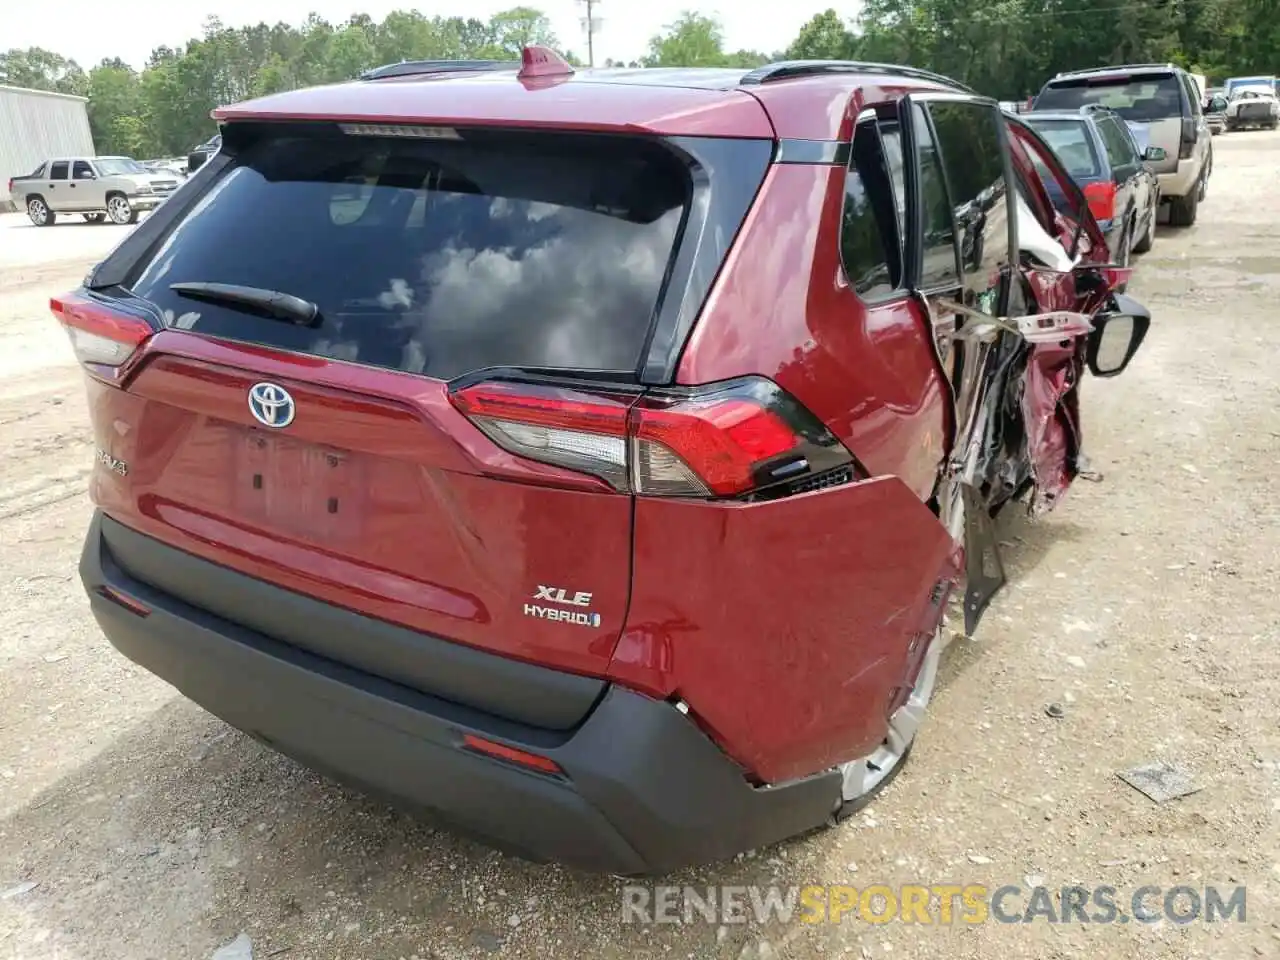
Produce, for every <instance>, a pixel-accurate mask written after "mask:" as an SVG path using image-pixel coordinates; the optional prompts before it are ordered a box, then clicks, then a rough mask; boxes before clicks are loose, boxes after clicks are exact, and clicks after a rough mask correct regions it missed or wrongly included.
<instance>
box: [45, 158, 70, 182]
mask: <svg viewBox="0 0 1280 960" xmlns="http://www.w3.org/2000/svg"><path fill="white" fill-rule="evenodd" d="M49 179H50V180H65V179H67V161H65V160H59V161H58V162H57V163H55V164H53V166H51V167H50V168H49Z"/></svg>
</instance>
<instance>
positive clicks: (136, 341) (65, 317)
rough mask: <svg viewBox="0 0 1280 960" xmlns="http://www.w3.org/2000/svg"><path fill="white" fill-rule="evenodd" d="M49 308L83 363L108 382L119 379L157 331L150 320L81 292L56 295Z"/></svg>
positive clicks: (95, 374)
mask: <svg viewBox="0 0 1280 960" xmlns="http://www.w3.org/2000/svg"><path fill="white" fill-rule="evenodd" d="M49 309H50V310H52V311H53V315H54V316H55V317H57V318H58V321H59V322H60V323H61V324H62V328H63V329H64V330H65V331H66V332H67V337H68V339H70V341H71V349H72V351H74V353H75V355H76V359H77V360H79V361H80V364H81V366H83V367H84V368H85V370H86V371H87V372H88V373H90V374H91V375H93V376H94V377H96V378H98V379H99V380H102V381H104V382H106V383H114V382H115V381H116V380H118V379H119V376H120V371H121V369H122V368H123V367H124V365H125V363H126V362H127V361H128V360H129V358H130V357H132V356H133V355H134V354H135V353H136V352H137V350H138V348H139V347H140V346H142V344H143V342H144V341H145V340H146V339H147V338H148V337H150V336H151V335H152V334H153V333H155V330H154V329H153V328H152V326H151V324H149V323H147V321H145V320H143V319H141V318H139V317H135V316H132V315H130V314H127V313H123V312H121V311H118V310H113V309H111V308H110V307H107V306H104V305H103V304H101V303H98V302H97V301H94V300H90V299H88V298H86V297H82V296H80V295H79V294H74V293H73V294H68V295H66V296H62V297H54V298H53V299H51V300H50V301H49Z"/></svg>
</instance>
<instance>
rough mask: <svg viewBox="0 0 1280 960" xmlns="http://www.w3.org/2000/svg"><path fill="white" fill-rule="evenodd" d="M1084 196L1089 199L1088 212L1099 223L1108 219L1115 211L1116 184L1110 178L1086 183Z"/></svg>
mask: <svg viewBox="0 0 1280 960" xmlns="http://www.w3.org/2000/svg"><path fill="white" fill-rule="evenodd" d="M1084 198H1085V199H1086V200H1087V201H1089V212H1090V213H1092V214H1093V219H1095V220H1097V221H1098V222H1099V223H1101V222H1103V221H1104V220H1110V219H1111V218H1112V217H1114V216H1115V213H1116V185H1115V184H1114V183H1113V182H1111V181H1110V180H1106V181H1102V182H1099V183H1090V184H1086V185H1085V188H1084Z"/></svg>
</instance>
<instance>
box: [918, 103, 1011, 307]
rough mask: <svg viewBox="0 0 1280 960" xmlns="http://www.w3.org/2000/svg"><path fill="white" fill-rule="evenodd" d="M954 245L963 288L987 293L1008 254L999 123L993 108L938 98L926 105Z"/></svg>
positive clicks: (999, 119)
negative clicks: (943, 178)
mask: <svg viewBox="0 0 1280 960" xmlns="http://www.w3.org/2000/svg"><path fill="white" fill-rule="evenodd" d="M929 115H930V117H931V118H932V120H933V126H934V130H936V131H937V138H938V147H939V149H940V151H941V154H942V166H943V169H944V171H945V172H946V178H947V192H948V195H949V196H950V198H951V209H952V212H953V214H954V217H955V228H956V237H957V239H958V241H959V243H960V266H961V269H962V270H963V271H964V275H965V285H966V286H967V287H969V288H970V289H973V290H978V291H990V290H991V289H992V284H993V282H994V281H995V278H996V277H997V276H998V274H999V272H1000V269H1001V268H1002V267H1003V266H1005V265H1007V264H1009V263H1010V262H1011V261H1013V260H1016V257H1012V256H1010V247H1011V240H1012V235H1011V228H1010V218H1009V215H1008V212H1009V211H1008V202H1009V199H1010V198H1009V190H1008V183H1007V181H1006V178H1005V160H1004V148H1003V139H1002V138H1001V135H1000V126H999V125H1000V124H1001V123H1002V120H1001V116H1000V112H999V109H998V108H997V107H996V106H995V105H994V104H985V103H979V102H975V101H966V100H939V101H935V102H932V103H930V104H929Z"/></svg>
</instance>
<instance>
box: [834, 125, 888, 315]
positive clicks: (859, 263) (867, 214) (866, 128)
mask: <svg viewBox="0 0 1280 960" xmlns="http://www.w3.org/2000/svg"><path fill="white" fill-rule="evenodd" d="M896 149H897V153H896V157H895V160H896V163H897V166H898V170H899V171H900V170H901V166H902V157H901V149H900V144H898V145H897V147H896ZM893 162H895V161H891V160H890V159H889V157H888V156H887V149H886V145H885V143H884V141H883V139H882V137H881V133H880V130H879V129H878V125H877V123H876V121H875V120H874V119H873V120H864V121H862V122H861V123H859V124H858V126H857V128H856V129H855V132H854V135H853V151H852V157H851V159H850V163H849V170H848V172H847V173H846V175H845V188H844V218H843V220H842V222H841V230H840V256H841V262H842V263H843V265H844V270H845V274H846V275H847V276H848V278H849V283H850V284H851V285H852V286H853V289H854V290H855V291H857V293H858V296H860V297H862V298H864V299H879V298H882V297H885V296H888V295H890V294H892V293H893V292H894V291H895V290H897V289H898V288H899V287H900V286H901V284H902V245H901V241H900V239H899V230H898V226H899V220H898V204H897V199H896V195H895V189H894V182H893V180H894V178H893V173H892V165H893Z"/></svg>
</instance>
